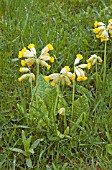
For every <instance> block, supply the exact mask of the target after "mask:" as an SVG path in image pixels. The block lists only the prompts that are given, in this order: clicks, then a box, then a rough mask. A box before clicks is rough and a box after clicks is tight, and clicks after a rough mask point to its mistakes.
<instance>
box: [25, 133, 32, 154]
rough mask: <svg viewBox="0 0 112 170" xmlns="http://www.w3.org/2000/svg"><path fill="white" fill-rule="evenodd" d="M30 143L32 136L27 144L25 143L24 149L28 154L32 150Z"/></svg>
mask: <svg viewBox="0 0 112 170" xmlns="http://www.w3.org/2000/svg"><path fill="white" fill-rule="evenodd" d="M30 143H31V136H30V137H29V138H28V139H27V140H26V142H25V143H24V149H25V152H28V150H29V148H30Z"/></svg>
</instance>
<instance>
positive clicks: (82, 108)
mask: <svg viewBox="0 0 112 170" xmlns="http://www.w3.org/2000/svg"><path fill="white" fill-rule="evenodd" d="M88 111H89V103H88V98H87V96H86V95H85V94H84V95H82V96H80V97H79V98H78V99H77V100H75V101H74V116H76V115H77V114H81V113H83V112H85V113H88Z"/></svg>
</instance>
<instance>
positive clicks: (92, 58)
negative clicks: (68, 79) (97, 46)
mask: <svg viewBox="0 0 112 170" xmlns="http://www.w3.org/2000/svg"><path fill="white" fill-rule="evenodd" d="M97 61H98V62H99V63H102V59H101V57H99V56H97V55H96V54H93V55H91V57H90V58H89V59H88V60H87V63H88V64H90V65H92V66H93V65H94V64H95V63H96V62H97Z"/></svg>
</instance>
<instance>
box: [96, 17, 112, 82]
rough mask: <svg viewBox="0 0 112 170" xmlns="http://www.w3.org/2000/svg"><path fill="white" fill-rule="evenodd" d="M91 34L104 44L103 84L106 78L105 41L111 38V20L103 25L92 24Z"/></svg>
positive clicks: (98, 23) (99, 23)
mask: <svg viewBox="0 0 112 170" xmlns="http://www.w3.org/2000/svg"><path fill="white" fill-rule="evenodd" d="M94 27H95V28H94V29H93V32H94V33H95V35H96V38H99V39H101V42H105V47H104V73H103V82H105V77H106V49H107V41H108V40H109V39H111V38H112V19H109V20H108V24H107V25H105V24H104V23H103V22H98V21H95V22H94Z"/></svg>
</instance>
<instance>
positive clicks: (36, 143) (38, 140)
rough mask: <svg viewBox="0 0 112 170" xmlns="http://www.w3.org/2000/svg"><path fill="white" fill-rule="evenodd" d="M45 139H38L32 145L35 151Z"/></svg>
mask: <svg viewBox="0 0 112 170" xmlns="http://www.w3.org/2000/svg"><path fill="white" fill-rule="evenodd" d="M43 140H44V139H37V140H36V141H35V142H33V144H32V145H31V148H32V149H35V148H36V147H37V146H38V144H39V143H40V142H42V141H43Z"/></svg>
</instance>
